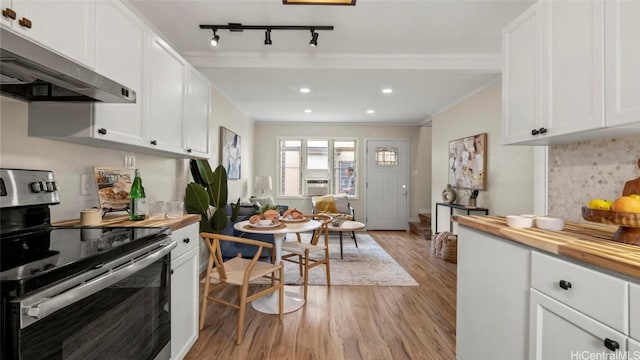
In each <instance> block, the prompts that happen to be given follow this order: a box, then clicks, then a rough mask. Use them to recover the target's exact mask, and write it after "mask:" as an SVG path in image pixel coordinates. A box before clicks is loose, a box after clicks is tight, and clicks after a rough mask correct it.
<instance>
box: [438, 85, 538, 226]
mask: <svg viewBox="0 0 640 360" xmlns="http://www.w3.org/2000/svg"><path fill="white" fill-rule="evenodd" d="M501 88H502V87H501V83H500V81H496V82H494V83H493V84H491V85H489V86H487V87H486V88H484V89H481V90H479V91H478V92H477V93H475V94H473V95H471V96H469V97H467V98H465V99H463V100H462V101H460V102H459V103H457V104H455V105H453V106H451V107H450V108H448V109H446V110H444V111H443V112H441V113H439V114H437V115H435V116H434V117H433V118H432V128H433V129H432V138H433V140H432V145H433V147H432V169H431V171H432V184H431V198H432V199H433V207H432V211H435V203H436V202H442V190H444V188H445V187H446V186H447V179H448V177H447V173H448V149H449V148H448V145H449V141H451V140H455V139H460V138H463V137H466V136H470V135H475V134H480V133H487V174H486V176H487V191H481V192H480V195H479V197H478V200H477V206H479V207H485V208H488V209H489V212H490V214H493V215H508V214H522V213H531V212H532V211H533V191H532V189H533V150H532V148H531V147H530V146H502V145H500V138H501V131H502V130H501V104H502V100H501V98H502V94H501V91H502V90H501ZM442 211H443V210H440V213H439V214H442ZM438 230H439V231H442V230H443V229H442V227H441V226H439V227H438ZM434 231H435V229H434Z"/></svg>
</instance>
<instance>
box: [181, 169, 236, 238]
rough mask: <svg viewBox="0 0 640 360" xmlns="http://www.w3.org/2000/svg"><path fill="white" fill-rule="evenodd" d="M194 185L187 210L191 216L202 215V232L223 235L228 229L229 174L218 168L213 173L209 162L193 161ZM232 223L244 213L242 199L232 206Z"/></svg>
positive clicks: (189, 192)
mask: <svg viewBox="0 0 640 360" xmlns="http://www.w3.org/2000/svg"><path fill="white" fill-rule="evenodd" d="M190 167H191V175H192V177H193V180H194V181H193V182H191V183H189V184H188V185H187V189H186V194H185V208H186V210H187V212H188V213H189V214H200V216H201V219H200V231H201V232H213V233H220V232H222V231H223V229H224V228H225V227H226V226H227V222H228V220H227V214H226V211H225V207H226V206H227V198H228V187H227V171H226V170H225V168H224V166H222V165H218V167H216V169H215V171H211V166H210V165H209V161H208V160H201V159H199V160H191V162H190ZM231 209H232V213H231V221H235V219H236V218H237V217H238V213H239V211H240V198H238V201H237V202H236V203H235V204H231Z"/></svg>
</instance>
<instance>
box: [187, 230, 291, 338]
mask: <svg viewBox="0 0 640 360" xmlns="http://www.w3.org/2000/svg"><path fill="white" fill-rule="evenodd" d="M200 236H201V237H202V238H204V239H205V243H206V244H207V246H208V247H209V265H208V267H207V273H206V275H205V279H204V281H205V285H204V292H203V293H202V303H201V309H200V330H202V329H203V328H204V320H205V317H206V314H207V301H208V300H211V301H214V302H217V303H219V304H223V305H226V306H230V307H232V308H235V309H238V328H237V331H236V344H237V345H240V343H241V342H242V332H243V323H244V315H245V310H246V306H247V304H248V303H250V302H251V301H253V300H255V299H257V298H259V297H262V296H265V295H268V294H271V293H273V292H275V291H277V292H278V299H279V300H278V311H279V317H280V320H282V313H283V307H284V303H283V301H284V285H283V284H284V265H283V263H282V262H280V263H279V264H273V262H274V261H275V255H274V251H273V244H270V243H266V242H263V241H257V240H251V239H245V238H239V237H235V236H228V235H222V234H212V233H205V232H203V233H200ZM221 241H231V242H236V243H240V244H247V245H253V246H256V247H257V248H258V250H257V251H256V253H255V255H254V256H253V257H252V258H251V259H245V258H242V255H241V254H238V256H236V257H234V258H231V259H229V260H227V261H223V258H222V251H221V250H220V242H221ZM264 248H266V249H271V250H272V251H271V254H272V255H271V263H268V262H263V261H258V259H259V258H260V256H261V254H262V249H264ZM276 274H277V275H276ZM261 277H268V278H270V279H271V285H270V286H269V287H267V288H266V289H261V290H259V291H257V292H255V293H253V294H250V295H249V294H248V288H249V283H250V282H251V281H253V280H255V279H258V278H261ZM226 285H234V286H238V287H239V289H238V302H237V303H232V302H229V301H227V300H224V299H222V298H219V297H216V296H214V295H212V294H211V293H212V292H213V290H215V289H217V288H219V287H223V286H226Z"/></svg>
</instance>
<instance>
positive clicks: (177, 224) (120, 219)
mask: <svg viewBox="0 0 640 360" xmlns="http://www.w3.org/2000/svg"><path fill="white" fill-rule="evenodd" d="M197 222H200V215H197V214H184V215H183V216H182V217H181V218H177V219H168V218H167V219H158V220H155V219H154V220H150V219H147V220H141V221H131V220H129V216H128V215H114V214H107V215H105V217H104V218H103V219H102V223H100V225H97V226H114V227H116V226H124V227H134V226H138V227H169V228H171V231H175V230H178V229H180V228H183V227H186V226H189V225H191V224H195V223H197ZM52 225H53V226H80V219H73V220H65V221H60V222H57V223H54V224H52Z"/></svg>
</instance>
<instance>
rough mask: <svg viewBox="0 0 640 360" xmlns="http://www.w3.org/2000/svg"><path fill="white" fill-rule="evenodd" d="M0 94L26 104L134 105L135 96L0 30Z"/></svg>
mask: <svg viewBox="0 0 640 360" xmlns="http://www.w3.org/2000/svg"><path fill="white" fill-rule="evenodd" d="M0 39H2V43H1V48H0V73H1V77H0V92H1V93H2V94H4V95H8V96H12V97H16V98H19V99H22V100H27V101H78V102H106V103H135V102H136V92H135V91H134V90H132V89H129V88H128V87H126V86H124V85H121V84H118V83H117V82H115V81H113V80H111V79H108V78H106V77H104V76H102V75H100V74H98V73H96V72H95V71H93V70H91V69H89V68H86V67H84V66H82V65H80V64H77V63H75V62H73V61H71V60H69V59H66V58H64V57H63V56H60V55H58V54H56V53H54V52H53V51H51V50H48V49H46V48H44V47H42V46H40V45H38V44H36V43H33V42H31V41H29V40H27V39H24V38H22V37H20V36H18V35H16V34H14V33H12V32H10V31H8V30H6V29H0Z"/></svg>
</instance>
